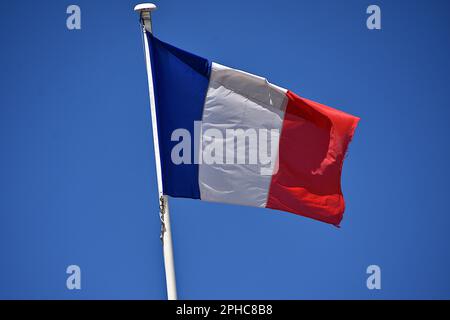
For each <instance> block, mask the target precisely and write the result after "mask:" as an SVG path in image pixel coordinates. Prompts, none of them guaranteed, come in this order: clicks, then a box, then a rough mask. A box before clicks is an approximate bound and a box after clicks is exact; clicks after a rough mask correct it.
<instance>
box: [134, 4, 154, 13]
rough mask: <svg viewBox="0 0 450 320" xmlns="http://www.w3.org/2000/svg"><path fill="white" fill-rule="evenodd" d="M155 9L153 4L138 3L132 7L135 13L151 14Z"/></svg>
mask: <svg viewBox="0 0 450 320" xmlns="http://www.w3.org/2000/svg"><path fill="white" fill-rule="evenodd" d="M156 9H157V7H156V5H155V4H153V3H140V4H138V5H136V6H135V7H134V11H136V12H140V13H142V12H152V11H154V10H156Z"/></svg>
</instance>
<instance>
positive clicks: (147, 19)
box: [134, 3, 177, 300]
mask: <svg viewBox="0 0 450 320" xmlns="http://www.w3.org/2000/svg"><path fill="white" fill-rule="evenodd" d="M154 10H156V6H155V5H154V4H153V3H142V4H138V5H137V6H136V7H135V8H134V11H136V12H138V13H139V16H140V22H141V27H142V32H143V38H144V49H145V63H146V65H147V76H148V91H149V95H150V111H151V118H152V129H153V146H154V151H155V163H156V177H157V180H158V198H159V205H160V210H159V215H160V219H161V240H162V245H163V255H164V268H165V272H166V286H167V298H168V300H177V287H176V280H175V265H174V259H173V245H172V232H171V228H170V214H169V199H168V197H167V196H166V195H164V191H163V184H162V174H161V158H160V151H159V139H158V123H157V121H156V104H155V89H154V87H153V73H152V64H151V60H150V48H149V43H148V38H147V34H146V33H147V32H149V33H152V32H153V31H152V18H151V12H152V11H154Z"/></svg>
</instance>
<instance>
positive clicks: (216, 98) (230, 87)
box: [147, 34, 359, 226]
mask: <svg viewBox="0 0 450 320" xmlns="http://www.w3.org/2000/svg"><path fill="white" fill-rule="evenodd" d="M147 37H148V40H149V44H150V55H151V64H152V72H153V80H154V88H155V100H156V113H157V123H158V135H159V147H160V153H161V155H160V157H161V167H162V178H163V189H164V193H165V194H166V195H169V196H172V197H182V198H192V199H201V200H205V201H212V202H220V203H228V204H237V205H246V206H254V207H262V208H271V209H276V210H282V211H287V212H291V213H295V214H298V215H302V216H305V217H309V218H313V219H316V220H319V221H323V222H326V223H330V224H333V225H336V226H338V225H339V224H340V222H341V220H342V217H343V213H344V210H345V201H344V197H343V194H342V190H341V172H342V166H343V162H344V158H345V155H346V152H347V149H348V145H349V143H350V141H351V139H352V137H353V134H354V131H355V128H356V126H357V124H358V121H359V118H357V117H355V116H352V115H349V114H347V113H344V112H341V111H338V110H335V109H332V108H330V107H327V106H325V105H322V104H319V103H317V102H313V101H311V100H308V99H305V98H302V97H299V96H297V95H296V94H294V93H293V92H291V91H289V90H286V89H284V88H281V87H278V86H276V85H273V84H271V83H270V82H268V81H267V80H266V79H264V78H262V77H259V76H255V75H252V74H250V73H246V72H243V71H240V70H236V69H233V68H228V67H225V66H222V65H220V64H218V63H214V62H212V63H211V62H209V61H208V60H207V59H204V58H201V57H199V56H197V55H194V54H191V53H188V52H186V51H184V50H181V49H178V48H176V47H174V46H171V45H169V44H167V43H165V42H162V41H160V40H159V39H157V38H155V37H154V36H153V35H151V34H147ZM180 130H182V131H180ZM177 132H178V133H180V132H181V133H184V134H178V133H177ZM186 134H189V136H190V137H192V141H190V143H187V141H182V140H183V139H184V140H185V139H186V137H187V136H186ZM181 136H182V137H183V138H181ZM239 141H240V142H239ZM180 144H183V145H184V147H185V148H184V149H183V150H182V151H180V148H179V147H180ZM220 146H223V148H222V147H220ZM263 151H264V152H263ZM174 153H175V154H176V156H178V157H181V158H182V159H183V161H181V162H180V161H174ZM240 155H241V156H240ZM187 159H190V160H192V161H188V160H187ZM211 159H212V160H219V161H211ZM252 159H253V160H255V159H256V161H251V160H252ZM270 160H271V161H270Z"/></svg>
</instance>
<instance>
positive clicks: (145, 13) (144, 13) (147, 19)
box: [134, 3, 156, 33]
mask: <svg viewBox="0 0 450 320" xmlns="http://www.w3.org/2000/svg"><path fill="white" fill-rule="evenodd" d="M154 10H156V5H154V4H153V3H140V4H138V5H136V6H135V7H134V11H136V12H138V13H139V17H140V18H141V22H142V24H143V26H144V28H145V30H146V31H148V32H150V33H152V17H151V13H152V11H154Z"/></svg>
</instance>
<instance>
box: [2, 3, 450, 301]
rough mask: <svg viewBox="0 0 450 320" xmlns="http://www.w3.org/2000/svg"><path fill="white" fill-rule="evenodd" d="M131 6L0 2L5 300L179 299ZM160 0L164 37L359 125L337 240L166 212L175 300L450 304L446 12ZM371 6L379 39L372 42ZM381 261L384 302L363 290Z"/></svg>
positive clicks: (272, 216) (303, 225)
mask: <svg viewBox="0 0 450 320" xmlns="http://www.w3.org/2000/svg"><path fill="white" fill-rule="evenodd" d="M70 4H77V5H79V6H80V7H81V12H82V22H81V24H82V29H81V30H78V31H69V30H68V29H67V28H66V18H67V14H66V8H67V6H68V5H70ZM134 4H136V2H134V1H125V0H123V1H102V0H95V1H87V0H80V1H74V2H67V1H40V2H39V3H37V2H36V1H31V0H25V1H20V2H18V1H2V2H0V17H1V19H0V40H1V43H2V48H1V50H0V66H1V70H2V72H1V74H0V90H1V94H0V148H1V149H0V150H1V157H0V298H28V299H36V298H56V299H79V298H81V299H108V298H112V299H119V298H120V299H164V298H165V296H166V293H165V280H164V269H163V261H162V252H161V244H160V240H159V228H160V225H159V220H158V215H157V207H158V203H157V196H156V194H157V191H156V177H155V169H154V160H153V153H152V150H153V149H152V142H151V141H152V139H151V128H150V112H149V108H148V93H147V83H146V73H145V65H144V57H143V49H142V42H141V35H140V29H139V26H138V21H137V17H136V15H135V14H134V12H133V10H132V8H133V6H134ZM157 4H158V6H159V10H158V11H157V12H155V14H154V31H155V34H156V35H157V36H158V37H159V38H160V39H162V40H164V41H166V42H169V43H171V44H173V45H175V46H178V47H180V48H183V49H185V50H188V51H191V52H193V53H196V54H198V55H201V56H203V57H206V58H208V59H210V60H213V61H217V62H219V63H221V64H224V65H228V66H231V67H235V68H238V69H243V70H246V71H248V72H251V73H255V74H259V75H263V76H265V77H267V78H268V79H269V80H270V81H271V82H273V83H276V84H278V85H280V86H283V87H286V88H289V89H290V90H292V91H294V92H296V93H297V94H300V95H302V96H304V97H307V98H310V99H313V100H316V101H319V102H321V103H324V104H327V105H330V106H333V107H336V108H339V109H342V110H344V111H346V112H349V113H351V114H354V115H357V116H359V117H361V119H362V120H361V123H360V126H359V128H358V129H357V132H356V135H355V138H354V140H353V142H352V145H351V146H350V152H349V155H348V158H347V161H346V163H345V165H344V172H343V178H342V184H343V190H344V194H345V196H346V201H347V211H346V214H345V217H344V221H343V223H342V228H340V229H337V228H334V227H331V226H329V225H326V224H323V223H320V222H317V221H313V220H308V219H306V218H302V217H298V216H295V215H292V214H287V213H282V212H276V211H271V210H264V209H254V208H244V207H237V206H228V205H220V204H211V203H204V202H200V201H194V200H181V199H171V201H170V207H171V214H172V224H173V225H172V228H173V230H172V231H173V237H174V252H175V262H176V272H177V280H178V290H179V297H180V298H184V299H197V298H200V299H220V298H223V299H227V298H234V299H245V298H248V299H259V298H261V299H313V298H321V299H330V298H332V299H345V298H355V299H380V298H388V299H393V298H426V299H430V298H447V299H448V298H450V275H449V270H450V250H449V249H448V244H449V243H450V241H449V240H450V239H449V238H450V236H449V233H448V230H449V227H450V212H449V209H448V206H447V204H446V200H447V198H448V192H449V187H448V180H449V178H450V175H449V171H448V157H449V154H450V150H449V148H450V144H449V143H448V137H449V134H450V127H449V126H448V119H449V116H450V111H449V107H450V106H449V102H448V101H449V100H448V94H449V83H450V62H449V60H448V57H449V55H450V48H449V45H448V39H449V36H450V25H449V24H450V22H449V20H448V17H447V15H448V12H450V3H449V2H448V1H437V0H436V1H425V0H417V1H406V0H398V1H377V2H373V3H372V2H367V1H360V0H348V1H332V0H315V1H297V0H296V1H293V0H280V1H266V2H265V1H256V0H249V1H239V0H229V1H226V2H224V1H196V0H192V1H169V0H165V1H159V2H158V3H157ZM370 4H377V5H379V6H380V7H381V10H382V30H379V31H370V30H368V29H367V28H366V18H367V14H366V8H367V6H368V5H370ZM71 264H76V265H79V266H80V268H81V270H82V290H80V291H69V290H67V288H66V278H67V274H66V273H65V271H66V268H67V266H68V265H71ZM372 264H376V265H379V266H380V267H381V271H382V289H381V290H375V291H371V290H368V289H367V287H366V278H367V274H366V268H367V266H369V265H372Z"/></svg>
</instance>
